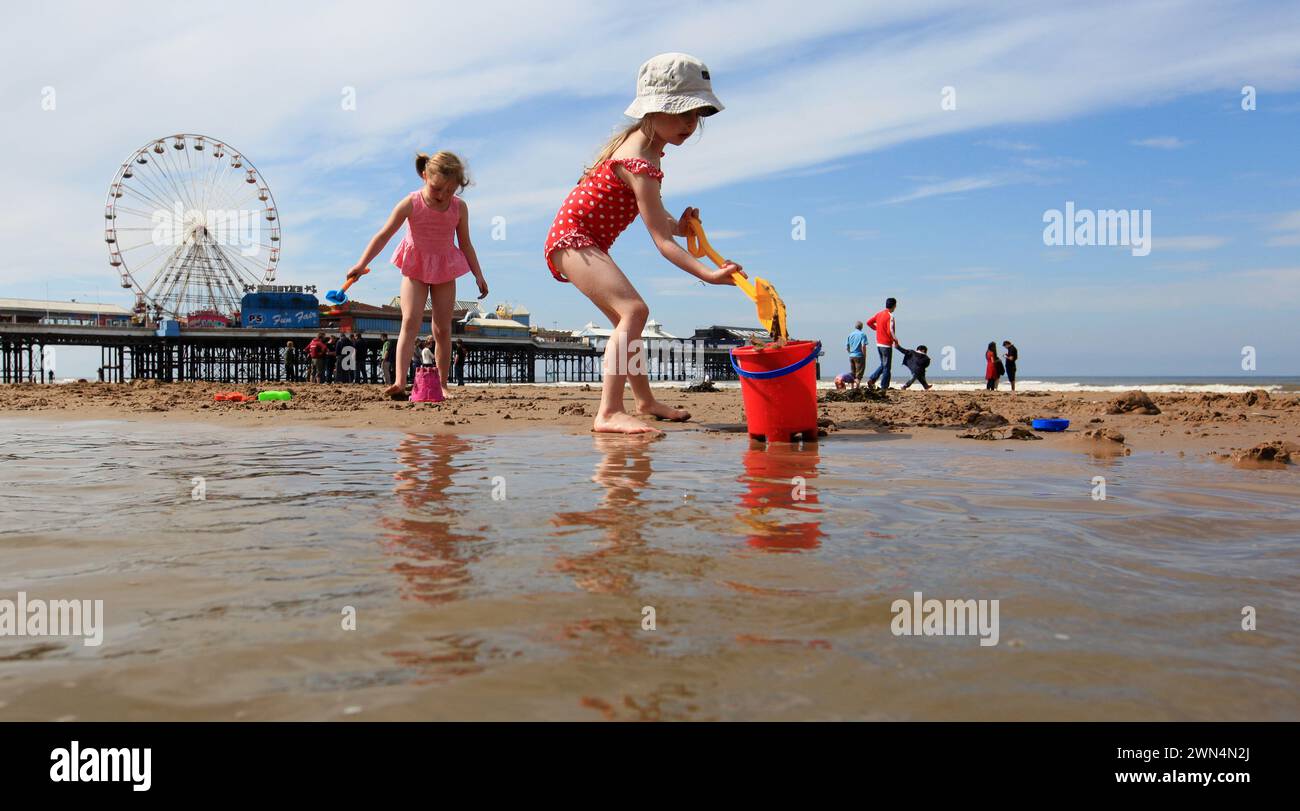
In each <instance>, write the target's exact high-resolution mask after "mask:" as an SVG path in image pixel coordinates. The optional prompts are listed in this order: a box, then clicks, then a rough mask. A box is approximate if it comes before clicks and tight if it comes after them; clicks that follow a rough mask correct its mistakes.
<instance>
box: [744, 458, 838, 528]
mask: <svg viewBox="0 0 1300 811" xmlns="http://www.w3.org/2000/svg"><path fill="white" fill-rule="evenodd" d="M820 461H821V455H820V453H819V452H818V446H817V444H816V443H807V444H804V445H792V444H788V443H784V442H774V443H771V444H768V445H765V444H763V443H759V442H753V443H750V447H749V450H747V451H745V459H744V465H745V473H744V475H743V476H741V477H740V479H739V481H740V482H741V483H742V484H744V485H745V487H746V489H745V491H744V492H743V493H741V496H740V506H741V507H742V508H743V509H741V510H740V511H738V512H737V513H736V517H737V518H739V519H740V521H741V522H742V523H744V524H745V525H746V526H747V527H749V533H750V534H749V537H748V538H747V542H748V543H749V545H750V546H752V547H755V548H757V549H762V550H765V551H768V552H795V551H798V550H801V549H816V548H817V547H818V546H820V545H821V539H822V537H824V533H823V532H822V530H821V520H820V518H818V519H815V520H812V521H798V522H793V523H791V522H787V521H783V520H782V519H781V516H782V514H783V511H785V510H790V511H793V512H796V513H803V514H809V515H817V516H819V515H821V512H822V508H821V505H820V504H819V503H818V500H817V489H816V487H815V485H814V483H813V481H814V480H815V479H816V478H817V465H818V463H819V462H820Z"/></svg>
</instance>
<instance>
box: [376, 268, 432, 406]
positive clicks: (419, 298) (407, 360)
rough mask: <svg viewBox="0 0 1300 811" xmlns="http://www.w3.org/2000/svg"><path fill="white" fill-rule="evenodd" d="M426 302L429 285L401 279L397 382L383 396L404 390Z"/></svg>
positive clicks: (406, 278)
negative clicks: (400, 323)
mask: <svg viewBox="0 0 1300 811" xmlns="http://www.w3.org/2000/svg"><path fill="white" fill-rule="evenodd" d="M428 300H429V285H427V284H425V283H424V282H417V281H416V280H415V279H412V278H411V277H410V276H403V277H402V331H401V332H400V333H398V335H397V382H395V383H393V385H391V386H389V387H388V388H387V389H385V390H384V393H385V394H397V393H399V392H403V391H405V390H406V374H407V369H408V368H409V367H410V365H411V357H412V356H413V355H414V354H415V341H416V339H417V338H419V336H420V322H421V320H422V319H423V318H424V303H425V302H426V301H428Z"/></svg>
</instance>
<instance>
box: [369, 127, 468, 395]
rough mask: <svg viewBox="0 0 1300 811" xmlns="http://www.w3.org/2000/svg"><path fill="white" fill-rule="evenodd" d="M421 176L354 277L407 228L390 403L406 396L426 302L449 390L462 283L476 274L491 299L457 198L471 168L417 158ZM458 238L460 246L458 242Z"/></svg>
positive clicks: (447, 159)
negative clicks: (420, 183)
mask: <svg viewBox="0 0 1300 811" xmlns="http://www.w3.org/2000/svg"><path fill="white" fill-rule="evenodd" d="M415 171H416V172H417V173H418V174H419V175H420V179H421V180H423V181H424V186H423V187H422V188H421V189H419V190H417V191H413V192H411V193H410V194H408V195H407V196H406V197H404V198H402V200H401V202H399V203H398V204H397V205H396V206H395V207H394V208H393V213H392V214H390V215H389V217H388V222H386V223H384V227H383V228H382V229H380V231H379V233H377V234H375V236H374V237H373V238H372V239H371V240H370V244H369V245H367V246H366V251H365V253H364V254H362V256H361V260H360V261H358V262H357V264H356V265H355V266H354V267H353V268H352V269H351V270H350V271H348V278H349V279H357V278H360V277H361V275H362V274H363V273H365V271H366V265H368V264H369V263H370V260H372V259H374V258H375V257H376V256H378V255H379V252H380V251H382V250H383V249H384V246H385V245H387V244H388V240H389V239H391V238H392V236H393V234H395V233H397V230H398V229H399V228H401V227H402V223H406V225H407V232H406V236H405V237H404V238H403V239H402V242H401V244H399V245H398V246H397V250H396V251H395V252H394V253H393V258H392V263H393V264H394V265H396V266H397V267H398V268H400V269H401V271H402V331H401V333H400V334H399V335H398V338H397V380H395V381H394V382H393V383H392V385H390V386H389V387H388V388H386V389H384V393H385V394H386V395H388V396H389V397H397V396H401V395H403V394H404V393H405V391H406V378H407V369H408V367H409V366H410V363H411V357H412V356H413V355H414V354H415V344H416V341H417V340H418V339H419V335H420V324H421V322H422V320H423V318H424V306H425V302H428V301H432V305H433V324H432V327H433V338H434V340H435V341H436V343H437V347H438V357H439V362H438V374H439V375H440V376H441V378H442V387H443V388H444V389H445V388H446V387H447V370H448V369H449V368H450V367H451V315H452V310H453V309H455V307H456V279H458V278H460V277H461V276H464V275H465V274H467V273H473V274H474V281H475V282H477V283H478V293H479V295H478V297H479V299H485V298H487V295H488V285H487V280H486V279H484V278H483V270H482V268H480V267H479V263H478V254H476V253H475V252H474V244H473V242H472V241H471V240H470V235H469V206H468V205H467V204H466V203H465V201H464V200H462V199H461V198H460V196H459V195H457V194H456V192H458V191H463V190H464V189H465V187H466V186H468V185H469V177H468V175H467V174H466V170H465V163H464V161H462V160H461V159H460V158H459V157H458V156H456V155H455V154H453V153H451V152H446V151H443V152H437V153H435V154H433V155H432V156H430V155H425V154H424V153H420V154H418V155H416V157H415ZM453 238H454V242H453Z"/></svg>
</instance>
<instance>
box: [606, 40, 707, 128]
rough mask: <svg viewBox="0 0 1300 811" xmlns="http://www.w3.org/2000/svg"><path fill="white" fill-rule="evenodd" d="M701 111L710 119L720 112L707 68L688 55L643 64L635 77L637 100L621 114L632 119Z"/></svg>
mask: <svg viewBox="0 0 1300 811" xmlns="http://www.w3.org/2000/svg"><path fill="white" fill-rule="evenodd" d="M701 107H705V108H708V109H705V110H700V115H713V114H714V113H716V112H718V111H719V110H721V109H723V107H722V102H720V101H718V97H717V96H715V95H713V84H712V83H711V82H710V81H709V68H708V66H707V65H705V64H704V63H703V62H701V61H700V60H698V59H696V58H695V57H693V56H690V55H689V54H679V53H668V54H659V55H658V56H655V57H652V58H650V59H648V60H646V63H645V64H644V65H642V66H641V70H640V71H638V72H637V75H636V100H635V101H633V102H632V104H631V105H629V106H628V108H627V109H626V110H625V111H623V114H624V115H627V116H630V117H632V118H642V117H644V116H645V115H647V114H648V113H685V112H687V111H689V110H699V109H700V108H701Z"/></svg>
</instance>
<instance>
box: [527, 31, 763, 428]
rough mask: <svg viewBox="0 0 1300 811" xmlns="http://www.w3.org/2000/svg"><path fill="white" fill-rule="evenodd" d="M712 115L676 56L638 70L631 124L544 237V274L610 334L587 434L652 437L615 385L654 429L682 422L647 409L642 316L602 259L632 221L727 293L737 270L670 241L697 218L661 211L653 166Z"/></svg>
mask: <svg viewBox="0 0 1300 811" xmlns="http://www.w3.org/2000/svg"><path fill="white" fill-rule="evenodd" d="M720 110H722V102H720V101H718V98H717V96H715V95H713V87H712V84H711V81H710V78H709V70H708V68H707V67H706V66H705V65H704V63H702V62H700V61H699V60H698V59H696V58H694V57H692V56H687V55H686V54H680V53H669V54H660V55H659V56H656V57H654V58H652V59H650V60H649V61H647V62H646V63H645V64H643V65H642V66H641V70H640V72H639V74H638V76H637V95H636V100H635V101H633V102H632V104H631V106H629V107H628V108H627V110H626V111H625V115H627V116H629V117H630V118H635V119H636V121H635V122H634V123H632V124H631V125H629V126H627V127H626V128H624V129H623V130H622V131H621V132H619V133H618V134H616V135H615V136H614V137H613V138H611V139H610V141H609V142H608V143H607V144H606V145H605V148H604V149H602V150H601V151H600V153H599V154H598V155H597V157H596V160H595V163H594V165H593V166H591V168H589V169H588V170H587V171H586V172H585V173H584V174H583V175H582V177H581V178H580V179H579V181H578V185H577V187H576V188H574V189H573V191H572V192H570V194H569V196H568V198H567V199H566V200H565V201H564V204H563V205H562V206H561V207H560V211H559V213H558V214H557V215H556V217H555V222H554V223H553V224H552V225H551V230H550V231H549V232H548V234H547V238H546V247H545V250H544V254H545V257H546V265H547V267H548V268H550V271H551V274H552V275H553V276H554V277H555V278H556V280H558V281H561V282H571V283H572V284H573V285H574V286H575V287H577V288H578V290H580V291H581V292H582V293H583V294H584V295H585V296H586V297H587V298H589V299H591V301H592V303H594V304H595V305H596V306H597V307H598V308H600V311H601V312H602V313H604V314H605V316H606V317H607V318H608V319H609V320H610V322H611V323H613V325H614V330H613V334H612V335H611V336H610V339H609V343H608V344H607V345H606V347H605V358H604V367H603V371H604V382H603V385H602V388H601V399H600V409H599V411H597V413H596V418H595V421H594V423H593V424H592V430H593V431H599V432H613V433H627V434H638V433H651V434H659V433H661V432H660V431H659V430H658V429H656V428H653V427H651V426H649V425H646V424H645V423H643V422H641V421H640V420H638V419H637V418H636V417H634V416H632V415H631V414H629V413H627V412H626V411H625V410H624V405H623V385H624V383H627V384H629V385H630V386H631V387H632V395H633V396H634V397H635V398H636V405H637V409H638V411H640V413H642V414H646V415H650V416H654V417H656V418H658V419H667V420H675V421H685V420H688V419H690V416H691V415H690V414H688V413H687V412H685V411H683V410H681V409H678V408H671V407H669V406H667V405H665V404H663V403H661V402H659V401H658V400H656V399H655V396H654V393H653V392H652V391H651V390H650V381H649V379H648V378H647V377H646V375H645V371H644V370H645V368H646V364H645V363H644V358H639V357H637V355H638V354H639V353H641V352H643V351H644V348H643V347H642V346H641V332H642V330H643V329H644V328H645V323H646V319H647V318H649V315H650V311H649V308H648V307H647V306H646V303H645V300H644V299H642V298H641V294H640V293H638V292H637V291H636V288H634V287H633V286H632V283H631V282H630V281H628V278H627V276H625V275H623V271H622V270H621V269H620V268H619V266H618V265H617V264H615V262H614V260H613V259H611V258H610V256H609V248H610V246H611V245H613V244H614V240H615V238H617V237H618V235H619V234H620V233H622V231H623V230H624V229H625V228H627V226H628V225H630V224H631V222H632V220H634V219H636V216H637V214H638V213H639V214H640V215H641V220H642V222H644V223H645V226H646V230H648V231H649V232H650V236H651V237H652V238H653V239H654V242H655V246H656V247H657V248H658V249H659V253H660V254H662V255H663V257H664V258H665V259H667V260H668V261H669V262H672V263H673V264H674V265H676V266H677V267H679V268H681V269H682V270H684V271H686V272H687V273H689V274H691V275H692V276H695V277H696V278H698V279H700V280H702V281H705V282H708V283H709V284H733V282H732V281H731V274H732V273H741V274H742V275H743V271H742V270H741V268H740V266H739V265H737V264H735V263H733V262H728V263H727V264H726V265H724V266H723V267H721V268H717V269H713V268H709V267H706V266H705V265H704V264H702V263H701V262H700V261H699V260H697V259H695V258H694V257H693V256H691V255H690V253H688V252H687V251H686V249H684V248H683V247H682V246H681V245H679V244H677V242H676V241H675V240H674V239H673V237H678V236H683V237H684V236H686V234H687V227H688V226H687V221H688V220H689V219H690V218H691V217H698V216H699V210H698V209H695V208H687V209H686V210H685V211H683V212H682V216H681V218H680V219H673V218H672V217H671V216H670V215H669V214H668V212H667V211H666V210H664V204H663V200H662V198H661V197H660V189H659V182H660V181H661V180H662V179H663V172H662V171H661V170H660V166H659V159H660V158H661V157H663V155H664V151H663V150H664V147H666V146H667V145H669V144H672V145H673V146H681V145H682V144H683V143H685V142H686V139H687V138H689V137H690V136H691V134H692V133H694V132H695V129H696V127H697V126H698V124H699V119H700V117H701V116H710V115H713V114H714V113H717V112H718V111H720Z"/></svg>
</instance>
